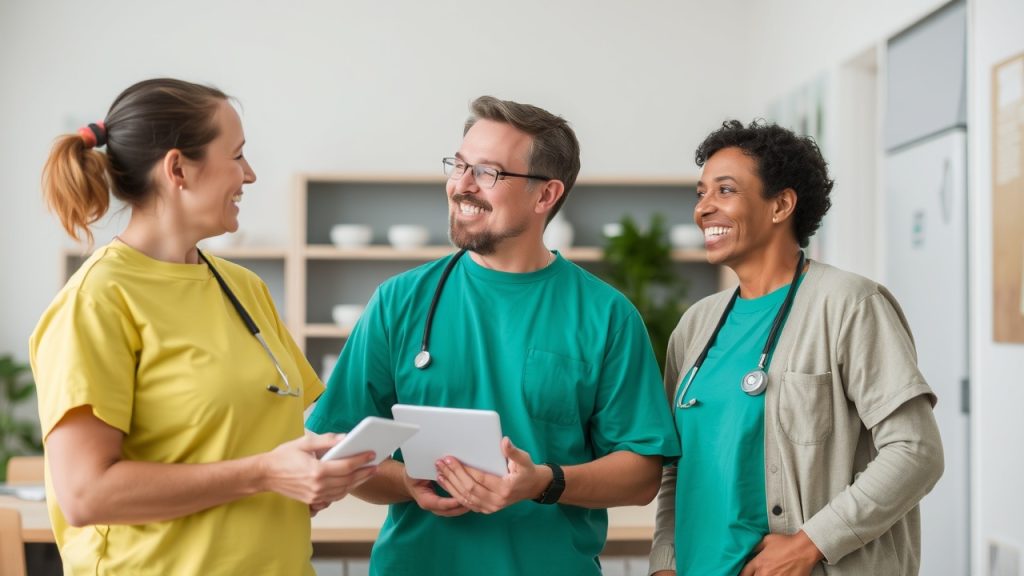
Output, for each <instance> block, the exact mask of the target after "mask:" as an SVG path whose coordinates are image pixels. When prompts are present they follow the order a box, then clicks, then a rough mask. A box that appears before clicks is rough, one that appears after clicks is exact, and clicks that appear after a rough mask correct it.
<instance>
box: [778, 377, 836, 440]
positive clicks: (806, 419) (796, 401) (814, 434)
mask: <svg viewBox="0 0 1024 576" xmlns="http://www.w3.org/2000/svg"><path fill="white" fill-rule="evenodd" d="M779 424H780V425H781V426H782V431H783V432H785V434H786V437H787V438H789V440H790V441H791V442H792V443H794V444H801V445H808V444H819V443H821V442H824V441H825V439H826V438H828V437H829V436H830V435H831V434H832V373H831V372H826V373H824V374H801V373H799V372H786V373H784V374H783V375H782V387H781V388H780V390H779Z"/></svg>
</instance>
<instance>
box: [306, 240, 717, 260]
mask: <svg viewBox="0 0 1024 576" xmlns="http://www.w3.org/2000/svg"><path fill="white" fill-rule="evenodd" d="M454 251H455V249H454V248H452V247H451V246H424V247H422V248H415V249H412V250H397V249H395V248H392V247H391V246H387V245H373V246H364V247H362V248H336V247H334V246H332V245H330V244H310V245H308V246H306V257H307V258H309V259H310V260H423V261H427V260H434V259H436V258H441V257H444V256H447V255H448V254H451V253H452V252H454ZM562 256H564V257H565V258H566V259H567V260H571V261H573V262H599V261H600V260H601V259H602V258H603V257H604V248H601V247H599V246H577V247H575V248H570V249H568V250H564V251H563V252H562ZM672 260H674V261H676V262H707V257H706V254H705V252H704V250H700V249H690V248H676V249H674V250H672Z"/></svg>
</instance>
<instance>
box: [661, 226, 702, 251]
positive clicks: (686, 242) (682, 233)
mask: <svg viewBox="0 0 1024 576" xmlns="http://www.w3.org/2000/svg"><path fill="white" fill-rule="evenodd" d="M668 239H669V242H671V243H672V246H674V247H676V248H703V247H704V231H703V230H701V229H700V228H699V227H698V226H697V225H696V224H676V225H675V226H673V227H672V228H671V229H670V230H669V233H668Z"/></svg>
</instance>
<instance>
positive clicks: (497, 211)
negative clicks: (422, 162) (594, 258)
mask: <svg viewBox="0 0 1024 576" xmlns="http://www.w3.org/2000/svg"><path fill="white" fill-rule="evenodd" d="M532 144H533V138H532V137H531V136H530V135H528V134H526V133H525V132H522V131H520V130H518V129H517V128H515V127H513V126H512V125H510V124H505V123H503V122H495V121H493V120H478V121H477V122H476V123H475V124H473V126H472V127H471V128H470V129H469V131H468V132H466V136H465V137H464V138H463V140H462V147H461V148H459V151H458V153H456V155H455V157H456V158H458V159H459V160H460V161H462V162H465V163H467V164H472V165H474V166H476V165H485V166H490V167H492V168H495V169H497V170H499V171H503V172H515V173H519V174H525V173H527V172H528V171H529V170H528V168H529V161H528V159H529V155H530V149H531V146H532ZM530 184H531V182H530V180H529V179H526V178H516V177H510V178H499V179H498V181H497V183H495V185H494V187H493V188H489V189H488V188H483V187H481V186H480V185H479V184H477V182H476V180H475V179H474V178H473V171H472V170H466V173H465V174H463V175H462V177H461V178H458V179H450V180H448V183H447V185H446V187H445V189H446V192H447V195H448V216H449V225H450V227H449V236H450V237H451V240H452V243H453V244H455V245H456V246H458V247H459V248H465V249H467V250H470V251H473V252H476V253H477V254H484V255H487V254H493V253H495V252H496V251H498V250H500V249H503V248H505V247H507V246H512V245H515V244H517V241H518V240H519V239H522V238H524V237H529V238H531V239H533V240H534V241H539V238H540V235H541V234H542V232H543V226H544V224H543V222H544V215H543V214H540V215H538V214H537V212H536V211H535V210H534V204H535V202H536V196H537V194H536V191H534V190H532V189H531V188H530ZM531 233H535V234H533V235H535V236H536V237H537V238H532V235H531Z"/></svg>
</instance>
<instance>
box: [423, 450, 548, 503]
mask: <svg viewBox="0 0 1024 576" xmlns="http://www.w3.org/2000/svg"><path fill="white" fill-rule="evenodd" d="M501 452H502V454H504V455H505V458H507V459H508V474H506V475H504V476H495V475H494V474H488V473H486V472H482V471H480V470H477V469H475V468H470V467H468V466H464V465H463V464H462V463H461V462H459V461H458V460H456V459H455V458H452V457H451V456H446V457H444V458H442V459H441V460H438V462H437V479H438V483H439V484H440V485H441V487H442V488H444V489H445V490H447V491H448V493H449V494H451V495H452V497H453V498H455V499H456V500H457V501H459V502H461V503H462V505H463V506H465V507H466V508H469V509H470V510H472V511H474V512H480V513H482V514H493V513H495V512H497V511H499V510H502V509H504V508H507V507H509V506H511V505H513V504H515V503H516V502H520V501H522V500H528V499H531V498H536V497H537V496H539V495H540V493H541V492H543V491H544V489H545V488H546V487H547V485H548V484H550V483H551V469H550V468H548V467H547V466H540V467H538V466H537V465H536V464H534V463H533V459H532V458H530V455H529V454H527V453H526V452H524V451H522V450H520V449H518V448H516V447H515V446H513V445H512V441H511V440H509V438H508V437H507V436H506V437H505V438H502V440H501Z"/></svg>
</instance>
